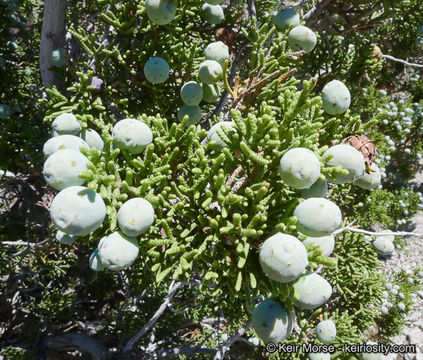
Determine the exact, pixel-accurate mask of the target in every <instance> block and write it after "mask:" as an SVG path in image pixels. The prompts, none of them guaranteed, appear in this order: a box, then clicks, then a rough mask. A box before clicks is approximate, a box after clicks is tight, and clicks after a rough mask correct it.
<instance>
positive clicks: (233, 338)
mask: <svg viewBox="0 0 423 360" xmlns="http://www.w3.org/2000/svg"><path fill="white" fill-rule="evenodd" d="M251 325H252V321H251V320H250V321H249V322H248V323H247V324H245V326H244V327H242V328H241V329H239V330H238V331H237V332H236V333H235V334H233V335H232V336H231V338H230V339H229V340H228V341H225V342H224V343H223V344H222V345H220V346H219V349H218V350H217V353H216V355H215V357H214V359H213V360H222V359H223V357H224V356H225V353H226V351H228V350H229V348H230V347H231V345H232V344H233V343H234V342H235V341H237V340H239V339H240V338H241V336H243V335H244V334H245V333H246V332H247V331H248V329H249V328H250V327H251Z"/></svg>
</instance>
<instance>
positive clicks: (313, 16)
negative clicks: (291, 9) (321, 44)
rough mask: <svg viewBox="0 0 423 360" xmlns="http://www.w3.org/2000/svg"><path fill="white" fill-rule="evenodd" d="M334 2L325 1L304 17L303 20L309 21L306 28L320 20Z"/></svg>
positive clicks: (331, 0) (330, 0)
mask: <svg viewBox="0 0 423 360" xmlns="http://www.w3.org/2000/svg"><path fill="white" fill-rule="evenodd" d="M333 1H334V0H323V1H321V2H320V3H319V4H318V5H317V6H316V7H315V8H313V9H311V10H310V11H309V12H308V13H307V14H305V15H304V17H303V19H307V22H306V26H308V27H310V25H313V24H314V23H315V22H317V20H319V16H320V14H321V13H322V12H323V10H325V8H326V7H328V6H329V5H330V4H331V3H332V2H333Z"/></svg>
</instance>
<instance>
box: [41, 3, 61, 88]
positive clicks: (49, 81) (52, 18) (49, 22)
mask: <svg viewBox="0 0 423 360" xmlns="http://www.w3.org/2000/svg"><path fill="white" fill-rule="evenodd" d="M65 17H66V0H46V1H45V2H44V14H43V26H42V31H41V46H40V71H41V78H42V80H43V85H44V86H45V87H50V86H52V85H59V84H60V77H59V76H58V74H57V73H56V72H55V71H51V70H49V69H50V68H52V67H53V65H52V63H51V52H52V51H53V50H54V49H57V48H63V47H64V44H65Z"/></svg>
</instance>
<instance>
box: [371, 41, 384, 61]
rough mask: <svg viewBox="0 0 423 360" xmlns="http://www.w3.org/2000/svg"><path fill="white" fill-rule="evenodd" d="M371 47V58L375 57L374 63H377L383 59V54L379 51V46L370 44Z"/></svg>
mask: <svg viewBox="0 0 423 360" xmlns="http://www.w3.org/2000/svg"><path fill="white" fill-rule="evenodd" d="M372 45H373V56H374V57H375V59H376V61H375V62H379V61H380V60H382V59H383V53H382V50H381V49H380V47H379V46H377V45H375V44H372Z"/></svg>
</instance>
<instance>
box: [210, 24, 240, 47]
mask: <svg viewBox="0 0 423 360" xmlns="http://www.w3.org/2000/svg"><path fill="white" fill-rule="evenodd" d="M214 36H215V38H216V40H218V41H221V42H223V43H224V44H225V45H227V46H228V47H229V49H231V50H232V49H233V47H234V46H235V42H236V33H235V31H233V30H232V29H231V28H229V27H227V26H225V27H220V28H217V29H216V31H215V33H214Z"/></svg>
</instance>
